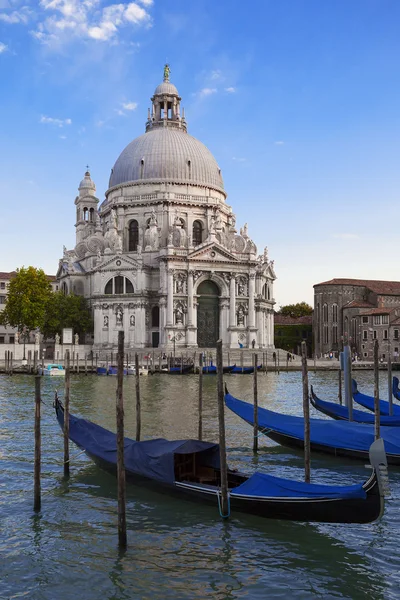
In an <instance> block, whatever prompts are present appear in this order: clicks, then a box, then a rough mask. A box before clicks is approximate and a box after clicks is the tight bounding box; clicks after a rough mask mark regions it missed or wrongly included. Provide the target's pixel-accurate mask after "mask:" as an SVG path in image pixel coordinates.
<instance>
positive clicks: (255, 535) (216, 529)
mask: <svg viewBox="0 0 400 600" xmlns="http://www.w3.org/2000/svg"><path fill="white" fill-rule="evenodd" d="M310 379H311V381H312V383H313V384H314V385H315V387H316V390H317V391H318V393H319V395H320V396H321V397H324V398H326V399H327V400H334V399H335V395H337V374H335V373H316V374H313V373H311V374H310ZM372 379H373V378H372V374H370V373H362V374H360V376H359V384H360V388H361V389H363V391H365V392H366V393H370V391H371V389H372V383H373V381H372ZM60 383H61V382H60V381H54V380H51V379H50V378H49V380H43V381H42V390H43V400H44V402H45V404H44V405H43V408H42V441H43V449H42V458H43V468H42V487H43V492H44V493H43V499H42V512H41V514H39V515H35V516H34V515H33V510H32V506H33V482H32V460H33V417H34V379H33V378H31V377H23V376H14V377H12V378H6V377H0V420H1V427H2V438H1V455H0V469H1V472H0V485H1V492H2V493H1V497H0V515H1V520H0V553H1V556H2V560H1V562H0V598H7V599H8V598H17V597H18V598H19V597H27V598H29V600H47V599H49V600H54V598H55V597H57V598H60V599H61V600H64V599H66V600H70V599H72V598H74V597H75V596H76V595H79V597H81V598H85V600H86V599H87V600H98V598H99V597H101V598H102V599H104V600H106V599H113V600H122V599H125V598H129V599H130V598H151V599H158V598H159V599H160V600H161V599H169V598H171V599H172V598H196V599H197V598H199V599H200V598H202V599H203V598H216V599H218V600H219V599H221V600H222V599H234V598H244V597H247V598H255V599H256V598H263V599H265V597H267V596H270V597H273V598H279V597H282V598H283V597H285V598H287V596H288V593H290V595H291V596H293V597H295V598H310V597H323V598H366V597H370V598H372V597H373V598H393V599H394V598H396V597H398V594H397V591H398V590H399V575H398V573H399V571H400V559H399V556H398V552H397V537H398V535H399V532H400V515H399V514H398V508H397V507H398V503H399V501H400V470H397V471H391V473H390V480H391V487H392V495H393V498H392V499H391V500H390V501H389V502H388V508H387V511H386V514H385V517H384V519H383V520H382V522H381V523H379V524H372V525H361V526H359V525H354V526H352V525H350V526H341V525H321V524H318V525H303V524H295V523H286V522H278V521H269V520H267V519H264V520H263V519H257V518H252V517H250V516H248V515H240V514H235V515H233V516H232V518H231V519H230V520H229V521H228V522H225V521H221V519H220V517H219V514H218V509H217V506H215V507H202V506H198V505H197V504H195V503H192V502H189V501H185V500H178V499H172V498H168V497H167V496H165V495H162V494H159V493H156V492H149V491H145V490H142V489H140V488H136V487H131V486H129V488H128V498H127V500H128V503H127V521H128V542H129V547H128V549H127V551H126V553H123V554H121V553H119V552H118V549H117V506H116V481H115V479H114V478H113V477H111V476H109V475H107V474H105V473H103V472H102V471H100V470H99V469H98V468H97V467H96V466H95V465H93V464H92V463H91V462H90V461H89V459H88V458H87V457H86V456H85V455H80V454H79V451H78V450H76V449H75V448H74V447H73V446H72V447H71V457H72V461H71V478H70V480H69V481H66V480H64V478H63V465H62V460H63V442H62V436H61V432H60V430H59V427H58V424H57V423H56V420H55V417H54V413H53V410H52V408H51V402H52V399H53V395H54V391H55V389H56V388H59V395H60V396H61V397H62V395H63V394H62V389H61V386H60ZM227 383H228V386H229V389H230V391H231V392H232V393H233V394H235V395H237V396H238V397H240V398H244V399H247V400H251V398H252V380H251V377H246V376H240V375H239V376H232V377H227ZM197 385H198V381H197V378H196V377H195V376H188V377H183V378H181V377H176V378H175V377H168V376H166V377H162V376H160V377H156V376H154V377H148V378H142V379H141V393H142V406H143V413H142V429H143V433H144V436H145V437H156V436H157V437H158V436H163V437H167V438H169V439H173V438H184V437H195V436H196V432H197V419H198V412H197V389H198V388H197ZM381 385H382V397H384V394H385V390H386V382H385V381H382V379H381ZM115 387H116V380H115V378H111V377H108V378H101V377H91V376H88V377H85V376H80V377H78V376H74V377H73V378H72V386H71V411H72V412H75V413H76V414H78V415H80V416H83V417H86V418H88V419H91V420H93V421H95V422H97V423H99V424H100V425H103V426H105V427H107V428H109V429H112V430H114V431H115ZM259 398H260V404H262V405H264V406H268V407H271V408H272V409H275V410H282V411H285V412H288V413H292V414H301V379H300V374H299V373H281V374H280V375H279V376H278V375H277V374H268V376H265V375H260V377H259ZM124 399H125V415H126V433H127V435H130V436H131V437H134V435H135V390H134V380H133V378H128V379H125V389H124ZM216 415H217V407H216V379H215V378H213V377H204V431H205V435H204V437H205V439H208V440H210V441H216V440H217V438H218V426H217V421H216ZM226 422H227V443H228V447H229V462H230V464H231V465H232V466H236V467H239V468H240V469H241V470H243V471H247V472H252V471H254V470H255V469H259V470H265V471H268V472H271V473H274V474H278V475H282V476H288V477H294V478H301V477H302V476H303V459H302V454H301V453H294V452H292V451H290V450H288V449H286V448H283V447H281V446H278V445H276V444H274V443H273V442H272V441H270V440H268V439H267V438H260V446H261V451H260V453H259V454H258V456H254V455H253V453H252V451H251V447H252V428H251V427H248V426H247V425H246V424H245V423H243V422H242V421H241V420H240V419H239V418H238V417H236V416H235V415H234V414H233V413H227V414H226ZM312 466H313V479H314V481H317V480H318V481H321V482H326V483H327V482H330V483H347V482H348V483H351V482H357V481H360V480H362V479H365V477H366V471H365V469H364V468H363V465H362V464H359V463H352V462H350V461H343V460H339V459H334V458H331V457H323V456H321V457H318V456H313V457H312Z"/></svg>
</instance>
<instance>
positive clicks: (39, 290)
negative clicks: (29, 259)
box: [0, 267, 52, 332]
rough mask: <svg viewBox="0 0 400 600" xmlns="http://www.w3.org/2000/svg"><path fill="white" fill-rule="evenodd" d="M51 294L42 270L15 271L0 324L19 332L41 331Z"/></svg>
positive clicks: (23, 268)
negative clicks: (9, 326) (14, 328)
mask: <svg viewBox="0 0 400 600" xmlns="http://www.w3.org/2000/svg"><path fill="white" fill-rule="evenodd" d="M51 294H52V291H51V285H50V282H49V280H48V277H47V275H46V274H45V272H44V271H43V270H42V269H36V268H35V267H27V268H25V267H21V269H17V271H16V275H15V277H13V278H12V279H11V281H10V285H9V288H8V295H7V300H6V304H5V307H4V310H3V311H2V312H1V313H0V324H1V325H4V326H7V325H11V327H16V328H18V331H19V332H22V331H23V330H24V329H26V330H27V331H33V330H34V329H38V328H39V329H41V328H42V327H43V324H44V320H45V315H46V306H47V303H48V301H49V298H50V296H51Z"/></svg>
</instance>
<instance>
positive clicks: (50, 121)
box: [39, 115, 72, 127]
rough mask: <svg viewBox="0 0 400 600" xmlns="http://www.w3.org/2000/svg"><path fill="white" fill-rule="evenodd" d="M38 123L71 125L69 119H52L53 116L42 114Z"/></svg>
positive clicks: (60, 125)
mask: <svg viewBox="0 0 400 600" xmlns="http://www.w3.org/2000/svg"><path fill="white" fill-rule="evenodd" d="M39 122H40V123H45V124H49V125H56V126H57V127H64V125H71V123H72V120H71V119H54V118H53V117H45V116H44V115H42V116H41V117H40V121H39Z"/></svg>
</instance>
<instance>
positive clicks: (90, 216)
mask: <svg viewBox="0 0 400 600" xmlns="http://www.w3.org/2000/svg"><path fill="white" fill-rule="evenodd" d="M89 221H90V222H91V223H93V222H94V208H90V209H89Z"/></svg>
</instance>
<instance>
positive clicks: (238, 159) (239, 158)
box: [232, 156, 247, 162]
mask: <svg viewBox="0 0 400 600" xmlns="http://www.w3.org/2000/svg"><path fill="white" fill-rule="evenodd" d="M232 160H236V161H237V162H246V160H247V158H243V157H237V156H232Z"/></svg>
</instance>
